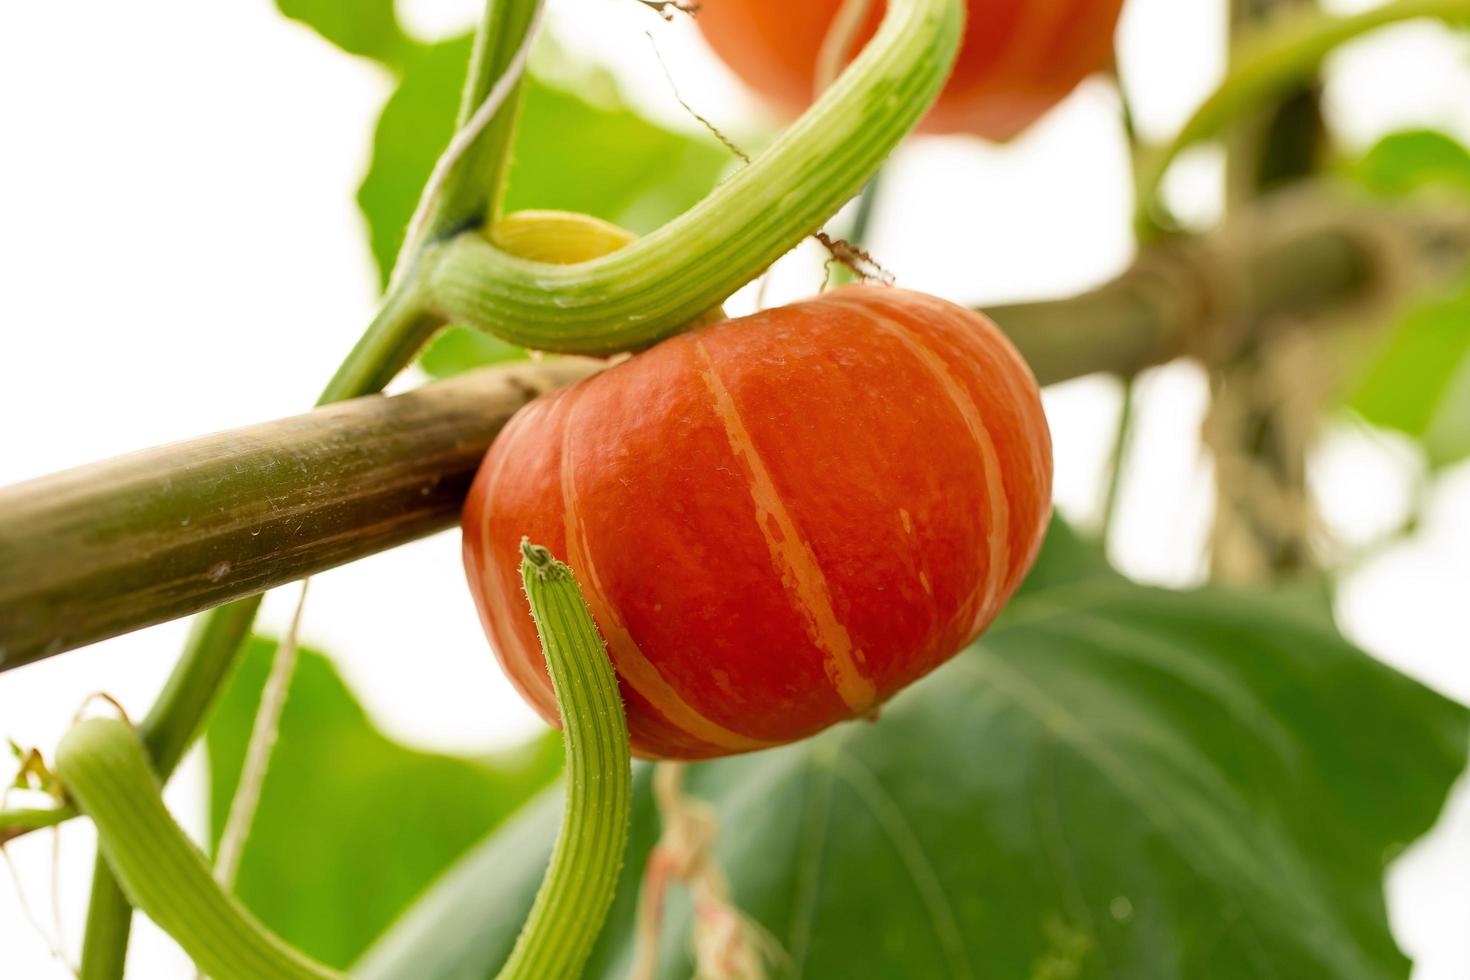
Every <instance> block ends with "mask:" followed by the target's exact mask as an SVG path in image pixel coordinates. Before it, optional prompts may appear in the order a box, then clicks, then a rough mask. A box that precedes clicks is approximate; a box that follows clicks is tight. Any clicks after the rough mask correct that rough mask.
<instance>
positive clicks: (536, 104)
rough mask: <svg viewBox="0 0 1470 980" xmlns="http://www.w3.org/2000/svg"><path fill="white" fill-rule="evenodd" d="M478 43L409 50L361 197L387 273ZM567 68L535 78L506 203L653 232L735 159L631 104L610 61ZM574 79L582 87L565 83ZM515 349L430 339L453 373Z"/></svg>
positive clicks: (542, 53)
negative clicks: (604, 66)
mask: <svg viewBox="0 0 1470 980" xmlns="http://www.w3.org/2000/svg"><path fill="white" fill-rule="evenodd" d="M469 54H470V39H469V37H468V36H466V37H461V38H456V39H454V40H451V41H445V42H443V43H440V44H435V45H430V46H424V47H419V48H415V49H413V50H412V51H411V52H409V53H407V54H406V55H405V57H404V60H403V76H402V80H401V82H400V83H399V86H398V88H397V89H396V90H395V91H394V93H393V95H392V96H391V97H390V98H389V99H388V102H387V104H386V105H385V106H384V107H383V113H382V116H381V117H380V118H379V120H378V126H377V131H376V133H375V134H374V137H373V161H372V166H371V168H370V169H369V170H368V173H367V176H366V177H365V178H364V179H363V183H362V186H361V187H360V188H359V190H358V192H357V201H358V205H359V206H360V207H361V208H362V212H363V215H364V217H365V218H366V219H367V226H368V238H369V243H370V246H371V248H372V253H373V258H374V260H375V261H376V262H377V265H378V271H379V274H380V277H381V280H382V282H383V283H386V282H387V277H388V272H389V270H390V269H391V268H392V264H393V260H394V258H395V257H396V256H397V254H398V247H399V244H400V243H401V241H402V238H403V231H404V229H405V228H407V227H408V221H409V218H410V217H411V216H412V215H413V209H414V206H415V205H416V204H417V203H418V197H419V191H420V190H421V189H422V188H423V185H424V182H425V181H426V180H427V179H428V176H429V171H430V170H431V169H432V168H433V166H434V161H435V160H436V159H437V158H438V156H439V153H440V152H441V151H442V150H443V148H444V146H445V145H446V144H447V143H448V142H449V137H450V135H451V134H452V133H453V130H454V118H455V111H456V106H457V104H458V100H459V92H460V87H461V86H462V84H463V82H464V76H465V70H466V66H467V64H468V61H469ZM556 57H557V53H556V51H555V50H554V49H549V48H544V47H543V48H542V49H538V64H540V65H542V66H544V69H545V70H551V69H554V68H556V66H555V65H554V64H548V59H554V58H556ZM556 74H557V78H558V81H557V82H554V83H553V82H550V81H545V80H543V79H541V78H539V77H537V76H534V75H533V76H531V77H530V79H529V80H528V82H527V84H526V86H525V100H524V105H523V108H522V112H521V120H520V127H519V130H518V132H517V136H516V143H515V148H514V152H513V155H512V163H511V168H510V174H509V178H508V181H509V183H508V186H507V188H506V193H505V201H504V209H505V210H506V211H517V210H520V209H523V208H557V209H560V210H564V211H578V212H581V213H584V214H590V215H593V216H595V217H599V218H603V219H605V220H608V221H611V222H613V223H614V224H617V225H620V226H622V227H624V228H627V229H629V230H631V231H634V232H637V233H639V234H643V233H647V232H649V231H652V230H653V229H655V228H657V227H659V226H660V225H662V224H664V223H666V222H667V221H669V220H670V219H671V218H674V217H677V216H678V215H680V214H682V213H683V212H684V211H686V210H688V208H689V207H691V206H692V205H693V204H695V203H696V202H697V201H699V200H700V198H702V197H703V196H704V195H705V193H707V192H708V191H709V189H710V188H711V187H713V186H714V185H715V182H716V181H717V180H718V178H719V176H720V174H721V173H722V172H723V171H724V170H725V169H726V168H727V167H728V166H729V165H730V155H729V153H728V151H726V150H725V148H724V147H722V146H720V145H719V144H718V143H716V142H715V141H714V140H712V139H707V138H704V137H700V136H691V135H688V134H685V133H676V132H673V131H671V130H667V129H664V128H663V127H661V126H658V125H656V124H654V123H652V122H649V121H648V120H646V119H644V118H643V117H642V116H640V115H638V114H637V113H635V112H633V111H632V110H631V109H629V108H627V106H626V104H625V103H624V102H623V99H622V96H621V94H620V93H619V92H618V91H617V89H616V86H615V85H614V84H613V83H612V81H611V79H610V76H608V75H607V74H606V73H605V72H598V71H596V70H591V71H587V70H581V69H577V70H575V71H574V70H573V69H572V68H571V67H565V70H562V71H558V72H556ZM570 83H574V84H575V85H576V87H577V91H576V92H573V91H570V90H568V89H567V88H564V87H562V85H563V84H570ZM579 93H582V94H579ZM583 94H585V95H586V97H585V98H584V97H583ZM515 356H524V355H520V354H519V349H518V348H514V347H511V346H510V345H507V344H502V343H499V342H498V341H495V340H492V339H489V338H478V339H477V338H475V336H474V335H472V334H470V333H469V332H467V331H464V330H454V329H451V330H450V331H448V332H446V333H445V334H444V335H442V336H441V338H440V339H439V340H437V341H436V342H435V343H434V344H432V345H431V346H430V347H429V349H428V351H427V352H426V354H425V356H424V368H425V370H427V371H428V372H429V373H430V374H434V375H437V376H441V377H442V376H445V375H448V374H455V373H458V372H460V371H463V370H467V369H469V368H471V367H478V366H481V365H484V364H493V363H498V362H501V361H505V360H510V359H513V358H514V357H515Z"/></svg>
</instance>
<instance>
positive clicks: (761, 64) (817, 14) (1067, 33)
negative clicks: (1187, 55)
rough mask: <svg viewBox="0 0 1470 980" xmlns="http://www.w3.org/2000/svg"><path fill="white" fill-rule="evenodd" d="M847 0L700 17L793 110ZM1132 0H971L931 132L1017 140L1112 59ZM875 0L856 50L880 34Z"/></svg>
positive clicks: (726, 52) (713, 4)
mask: <svg viewBox="0 0 1470 980" xmlns="http://www.w3.org/2000/svg"><path fill="white" fill-rule="evenodd" d="M843 2H844V0H796V2H793V0H700V5H699V12H698V14H697V15H696V17H695V22H696V23H698V24H699V26H700V28H701V29H702V30H703V32H704V36H705V38H706V39H707V40H708V41H709V43H710V46H711V47H713V48H714V49H715V52H716V53H717V54H718V55H719V56H720V58H721V59H723V60H724V62H725V63H726V64H727V65H729V66H730V67H731V68H732V69H733V70H734V71H735V73H736V74H737V75H739V76H740V77H741V78H742V79H744V80H745V82H746V84H748V85H750V86H751V87H752V88H754V89H755V90H756V91H758V92H759V93H761V94H762V95H763V96H765V97H766V98H767V99H769V100H771V101H772V102H774V103H775V104H776V105H778V106H779V107H780V108H782V109H783V110H785V111H788V112H790V113H792V114H793V115H794V114H795V113H797V112H800V111H801V110H802V109H804V108H806V107H807V106H808V105H809V104H810V103H811V101H812V99H813V96H814V94H815V86H816V84H817V78H816V73H817V69H816V66H817V59H818V53H819V52H820V51H821V48H822V42H823V40H824V39H825V38H826V37H827V32H828V29H829V28H830V27H831V25H832V20H833V18H834V17H835V16H836V15H837V12H838V11H839V10H841V9H842V4H843ZM1122 6H1123V0H968V14H967V19H966V22H965V38H964V41H963V43H962V44H961V46H960V52H959V56H958V58H957V59H956V61H955V67H954V72H953V74H951V75H950V78H949V82H948V83H947V84H946V86H945V88H944V91H943V93H941V94H940V96H939V100H938V101H937V102H936V103H935V105H934V108H933V109H931V110H930V112H929V115H928V116H927V117H926V118H925V119H924V122H923V123H921V124H920V127H919V128H920V129H921V130H923V131H925V132H931V133H975V134H978V135H980V136H984V137H986V138H987V139H992V140H1008V139H1010V138H1011V137H1013V136H1015V135H1016V134H1018V133H1020V132H1021V131H1022V130H1023V129H1025V128H1026V127H1027V126H1029V125H1031V124H1032V123H1033V122H1035V121H1036V120H1037V119H1039V118H1040V117H1041V116H1042V115H1043V114H1044V113H1045V112H1046V111H1047V110H1048V109H1050V108H1051V107H1052V106H1054V105H1056V104H1057V103H1058V102H1060V101H1061V100H1062V99H1063V97H1065V96H1066V95H1067V93H1069V92H1071V91H1072V89H1073V88H1075V87H1076V86H1077V83H1078V82H1080V81H1082V79H1084V78H1086V77H1087V76H1088V75H1090V74H1092V73H1093V72H1095V71H1098V70H1100V69H1102V68H1104V67H1106V66H1107V65H1109V64H1110V63H1111V62H1112V57H1113V32H1114V29H1115V28H1116V27H1117V23H1118V15H1119V12H1120V11H1121V9H1122ZM883 7H884V4H883V0H872V2H871V4H870V10H869V12H868V23H867V24H866V26H865V27H864V29H863V31H862V32H861V34H860V35H859V36H858V41H857V43H855V44H854V45H853V46H852V53H853V54H856V52H857V51H859V50H861V47H862V44H864V43H866V42H867V40H868V39H869V38H871V37H872V36H873V32H874V31H875V30H876V29H877V26H878V21H879V20H880V19H881V15H882V11H883Z"/></svg>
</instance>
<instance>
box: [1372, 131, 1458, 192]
mask: <svg viewBox="0 0 1470 980" xmlns="http://www.w3.org/2000/svg"><path fill="white" fill-rule="evenodd" d="M1350 173H1351V174H1352V176H1353V177H1355V178H1356V179H1357V180H1358V182H1359V183H1361V184H1362V185H1363V186H1364V187H1367V188H1368V189H1369V190H1371V191H1373V192H1374V193H1376V194H1382V195H1385V196H1390V197H1397V196H1400V195H1403V194H1408V193H1410V192H1412V191H1416V190H1419V189H1420V188H1423V187H1430V186H1443V187H1449V188H1455V189H1458V190H1461V191H1464V192H1466V193H1470V150H1467V149H1466V148H1465V147H1464V146H1462V145H1461V144H1460V143H1458V142H1456V141H1455V140H1454V139H1452V138H1451V137H1449V136H1446V135H1445V134H1444V133H1441V132H1438V131H1437V130H1432V129H1414V130H1406V131H1404V132H1399V133H1392V134H1390V135H1388V136H1385V137H1384V138H1383V139H1381V140H1379V141H1378V143H1376V144H1375V145H1374V146H1373V147H1372V148H1371V149H1369V150H1368V152H1367V153H1366V154H1364V156H1363V158H1362V159H1361V160H1359V161H1357V162H1356V163H1355V164H1353V165H1352V167H1351V168H1350Z"/></svg>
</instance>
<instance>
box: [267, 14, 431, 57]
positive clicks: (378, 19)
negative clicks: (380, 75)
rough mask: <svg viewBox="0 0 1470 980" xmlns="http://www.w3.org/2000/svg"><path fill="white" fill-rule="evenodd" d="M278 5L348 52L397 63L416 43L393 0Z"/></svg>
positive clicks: (293, 17) (290, 15)
mask: <svg viewBox="0 0 1470 980" xmlns="http://www.w3.org/2000/svg"><path fill="white" fill-rule="evenodd" d="M276 6H277V7H278V8H280V11H281V13H283V14H285V15H286V16H287V17H290V18H291V19H292V20H299V21H301V22H302V23H303V24H306V25H307V26H308V27H311V28H313V29H314V30H315V31H316V32H317V33H318V34H320V35H321V36H322V37H324V38H326V39H327V40H328V41H331V42H332V43H333V44H335V45H336V46H337V47H339V48H341V49H342V50H343V51H346V52H348V53H349V54H360V55H362V56H363V57H366V58H374V59H376V60H378V61H381V62H383V63H385V64H396V63H397V62H398V61H399V59H401V58H402V57H403V56H404V55H405V54H406V53H407V51H408V49H409V48H411V47H412V46H413V42H412V41H410V40H409V39H408V38H407V37H405V36H404V34H403V31H402V30H400V29H399V27H398V18H397V16H396V15H395V14H394V10H393V0H351V2H347V0H276Z"/></svg>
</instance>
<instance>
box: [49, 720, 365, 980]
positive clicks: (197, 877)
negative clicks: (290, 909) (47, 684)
mask: <svg viewBox="0 0 1470 980" xmlns="http://www.w3.org/2000/svg"><path fill="white" fill-rule="evenodd" d="M56 771H57V774H58V775H59V776H60V777H61V779H62V781H63V782H64V783H65V784H66V788H67V792H68V793H69V794H70V795H71V797H72V798H73V799H74V800H75V801H76V803H77V805H78V807H79V808H80V809H81V810H82V812H83V813H85V814H87V815H88V816H89V817H91V818H92V822H93V823H95V824H96V825H97V843H98V848H99V850H100V851H101V852H102V854H103V855H104V856H105V857H106V858H107V864H108V867H110V868H111V869H112V873H113V874H114V875H116V877H117V881H118V882H119V883H120V884H121V886H122V889H123V891H124V893H125V894H126V895H127V897H128V899H129V900H130V901H132V902H134V903H135V904H136V905H137V906H138V907H139V908H141V909H142V910H143V911H144V912H146V913H147V914H148V916H149V918H151V919H153V921H154V922H156V923H158V925H159V926H160V927H161V928H162V929H163V930H164V931H165V932H167V933H168V934H169V935H170V936H172V937H173V938H174V940H175V941H176V942H178V944H179V945H180V946H182V947H183V949H184V951H185V952H186V953H188V954H189V956H190V958H191V959H193V960H194V962H195V964H196V965H198V967H199V968H200V969H201V970H202V971H204V972H205V973H207V974H208V975H209V976H211V977H213V978H214V980H261V978H262V977H270V978H271V980H337V978H339V977H340V976H341V974H338V973H336V972H335V971H332V970H329V969H327V968H326V967H324V966H321V965H319V964H317V963H313V962H312V961H311V960H309V959H307V958H306V957H304V956H302V955H301V954H300V953H298V952H296V951H295V950H293V949H292V948H291V947H289V946H287V945H286V944H285V943H283V942H282V941H281V940H280V939H278V938H276V937H275V936H274V935H272V934H271V933H270V932H269V931H267V930H266V928H265V927H264V926H262V925H261V924H260V922H259V921H257V920H256V919H255V918H254V917H253V916H252V915H251V914H250V913H249V912H247V911H246V910H245V908H244V906H242V905H241V904H240V903H239V901H238V900H237V899H235V898H234V896H232V895H229V894H227V893H226V892H225V891H224V889H222V888H220V886H219V885H218V884H217V883H216V882H215V880H214V878H212V877H211V876H210V872H209V865H208V864H207V863H206V862H205V860H204V855H203V854H201V853H200V852H199V850H198V848H196V847H195V846H194V845H193V843H191V842H190V840H189V838H188V836H187V835H186V834H185V833H184V831H183V829H182V828H181V827H180V826H179V825H178V823H177V822H175V821H174V819H173V817H172V816H170V815H169V812H168V810H167V809H166V808H165V807H164V803H163V795H162V791H161V788H160V786H159V782H158V778H157V776H155V775H154V772H153V769H152V768H151V767H150V766H149V764H148V756H147V753H146V752H145V751H144V748H143V743H142V741H141V740H140V739H139V738H138V735H137V733H136V732H134V731H133V729H132V727H131V726H130V725H128V723H127V722H124V721H121V720H118V719H115V718H89V719H87V720H85V721H82V722H80V723H78V724H77V725H75V726H73V727H72V729H71V731H69V732H68V733H67V734H66V737H65V738H63V739H62V740H61V744H60V745H59V746H58V747H57V750H56Z"/></svg>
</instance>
